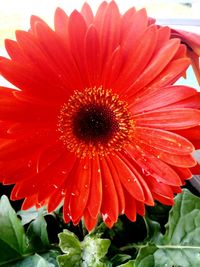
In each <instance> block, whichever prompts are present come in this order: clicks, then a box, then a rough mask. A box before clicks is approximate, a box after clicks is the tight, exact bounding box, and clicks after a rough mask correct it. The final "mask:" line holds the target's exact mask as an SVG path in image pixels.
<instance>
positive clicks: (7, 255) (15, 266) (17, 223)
mask: <svg viewBox="0 0 200 267" xmlns="http://www.w3.org/2000/svg"><path fill="white" fill-rule="evenodd" d="M27 213H28V212H27ZM27 217H28V216H27ZM46 226H47V225H46V222H45V219H44V217H43V216H42V215H41V214H40V215H39V216H36V217H35V220H33V221H32V222H31V223H30V224H29V226H28V230H27V232H26V233H25V229H24V227H23V224H22V221H21V220H20V219H19V218H18V217H17V214H16V212H15V211H14V209H13V208H12V207H11V205H10V203H9V200H8V198H7V197H6V196H2V197H1V199H0V266H1V267H11V266H12V267H27V266H28V267H55V266H58V265H57V262H56V257H57V256H58V254H59V253H58V251H57V250H51V246H50V243H49V240H48V234H47V229H46ZM45 252H46V253H45ZM36 253H38V254H36ZM39 253H41V254H40V255H39Z"/></svg>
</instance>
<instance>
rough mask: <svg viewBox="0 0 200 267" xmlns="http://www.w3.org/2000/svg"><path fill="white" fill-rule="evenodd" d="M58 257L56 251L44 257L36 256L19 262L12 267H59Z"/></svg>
mask: <svg viewBox="0 0 200 267" xmlns="http://www.w3.org/2000/svg"><path fill="white" fill-rule="evenodd" d="M57 255H58V254H57V252H55V251H50V252H49V253H46V254H43V255H38V254H35V255H32V256H29V257H28V258H26V259H24V260H22V261H19V262H18V263H16V264H15V265H12V267H58V264H57V262H56V256H57Z"/></svg>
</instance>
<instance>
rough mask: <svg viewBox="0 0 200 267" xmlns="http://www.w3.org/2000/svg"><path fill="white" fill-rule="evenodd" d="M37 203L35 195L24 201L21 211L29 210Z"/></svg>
mask: <svg viewBox="0 0 200 267" xmlns="http://www.w3.org/2000/svg"><path fill="white" fill-rule="evenodd" d="M36 203H37V195H33V196H31V197H27V198H25V199H24V201H23V204H22V207H21V209H22V210H27V209H30V208H32V207H33V206H35V205H36Z"/></svg>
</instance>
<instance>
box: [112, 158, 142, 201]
mask: <svg viewBox="0 0 200 267" xmlns="http://www.w3.org/2000/svg"><path fill="white" fill-rule="evenodd" d="M113 164H114V166H115V168H116V171H117V172H118V175H119V178H120V180H121V183H122V185H123V186H124V187H125V188H126V190H127V191H128V192H129V194H131V195H132V196H133V197H134V198H135V199H137V200H140V201H144V200H145V197H144V192H143V190H142V186H141V184H140V182H139V180H138V177H136V175H135V173H133V171H132V170H131V169H130V168H129V166H128V165H127V164H126V163H125V162H124V161H123V160H122V158H121V157H120V156H118V155H115V157H113Z"/></svg>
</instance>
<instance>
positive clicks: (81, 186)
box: [69, 157, 92, 221]
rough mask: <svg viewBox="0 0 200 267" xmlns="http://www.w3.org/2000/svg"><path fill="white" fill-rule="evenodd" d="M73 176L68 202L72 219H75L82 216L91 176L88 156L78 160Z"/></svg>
mask: <svg viewBox="0 0 200 267" xmlns="http://www.w3.org/2000/svg"><path fill="white" fill-rule="evenodd" d="M74 176H75V177H74V181H73V185H72V189H71V190H72V191H71V197H70V202H69V205H70V214H71V217H72V221H76V220H77V219H78V218H79V217H81V216H82V214H83V212H84V209H85V207H86V205H87V201H88V197H89V192H90V191H89V189H90V182H91V176H92V173H91V160H90V159H89V158H87V157H86V158H84V159H81V160H80V161H79V165H78V167H77V169H76V172H75V174H74Z"/></svg>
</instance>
